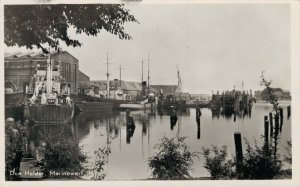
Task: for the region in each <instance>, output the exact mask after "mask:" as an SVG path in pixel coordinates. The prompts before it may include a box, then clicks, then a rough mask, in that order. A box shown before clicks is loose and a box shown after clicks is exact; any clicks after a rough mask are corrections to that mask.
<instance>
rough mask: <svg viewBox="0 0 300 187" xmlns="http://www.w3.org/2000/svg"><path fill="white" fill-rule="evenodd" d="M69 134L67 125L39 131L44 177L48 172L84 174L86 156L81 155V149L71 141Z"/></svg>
mask: <svg viewBox="0 0 300 187" xmlns="http://www.w3.org/2000/svg"><path fill="white" fill-rule="evenodd" d="M69 132H70V129H69V127H68V125H63V126H61V127H57V128H53V127H52V128H45V129H42V130H41V132H40V133H41V137H42V141H43V142H44V143H43V144H44V147H43V150H42V154H43V160H42V163H43V169H44V172H45V173H46V175H47V174H49V171H56V172H61V171H68V172H78V173H81V174H83V173H85V172H86V169H85V167H84V164H85V163H86V159H87V156H86V155H85V154H83V153H82V151H81V148H80V147H79V146H78V144H77V143H76V142H75V141H74V140H73V139H72V137H71V134H70V133H69Z"/></svg>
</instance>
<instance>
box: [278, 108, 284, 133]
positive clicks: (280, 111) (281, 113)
mask: <svg viewBox="0 0 300 187" xmlns="http://www.w3.org/2000/svg"><path fill="white" fill-rule="evenodd" d="M279 113H280V132H281V131H282V126H283V108H280V109H279Z"/></svg>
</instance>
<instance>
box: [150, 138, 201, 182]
mask: <svg viewBox="0 0 300 187" xmlns="http://www.w3.org/2000/svg"><path fill="white" fill-rule="evenodd" d="M184 140H185V137H181V138H170V139H169V138H167V137H163V138H162V139H161V142H160V143H158V144H156V145H155V146H154V149H156V150H157V152H156V154H155V155H154V156H152V157H150V158H149V159H148V164H149V167H150V169H151V170H152V176H153V177H154V178H157V179H184V178H189V177H190V174H189V171H190V170H191V169H192V164H193V158H194V157H198V152H191V151H190V150H189V147H188V146H187V145H186V143H185V142H184Z"/></svg>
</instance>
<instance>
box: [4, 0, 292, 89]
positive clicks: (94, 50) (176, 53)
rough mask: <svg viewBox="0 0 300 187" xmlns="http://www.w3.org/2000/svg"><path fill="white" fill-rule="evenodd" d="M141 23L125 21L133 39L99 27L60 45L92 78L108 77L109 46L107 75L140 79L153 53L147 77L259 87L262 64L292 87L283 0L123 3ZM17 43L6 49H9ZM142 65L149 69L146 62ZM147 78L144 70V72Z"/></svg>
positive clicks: (190, 85)
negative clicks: (263, 0)
mask: <svg viewBox="0 0 300 187" xmlns="http://www.w3.org/2000/svg"><path fill="white" fill-rule="evenodd" d="M126 8H128V9H130V12H131V14H133V15H134V16H135V17H136V19H138V21H139V22H140V24H137V23H127V24H126V25H125V29H126V31H127V33H129V34H130V35H131V36H132V37H133V40H120V39H119V38H118V37H117V36H115V35H112V34H109V33H106V32H102V33H101V34H99V35H98V36H97V37H91V36H89V37H88V36H85V35H75V34H74V32H72V31H70V34H71V36H72V37H74V38H76V39H79V40H80V41H81V42H82V43H83V45H82V47H81V48H73V47H63V49H64V50H67V51H69V52H70V53H71V54H72V55H73V56H75V57H76V58H77V59H78V60H79V63H80V65H79V68H80V69H81V70H82V71H83V72H84V73H86V74H87V75H88V76H90V78H91V79H92V80H104V79H106V77H105V73H106V66H105V65H104V64H103V63H105V62H106V60H105V58H106V52H108V54H109V58H110V60H109V61H110V62H112V63H114V64H112V65H110V67H109V69H110V73H111V74H112V75H111V78H119V70H118V67H119V65H120V64H122V66H123V67H124V70H123V71H122V79H124V80H130V81H140V80H141V63H140V62H141V61H142V59H143V58H144V59H146V58H147V53H148V51H149V53H150V58H151V61H150V84H177V73H176V66H177V65H178V67H179V70H180V73H181V78H182V84H183V89H184V90H185V91H189V92H190V93H210V92H211V90H214V91H216V90H231V89H233V86H234V85H235V86H236V88H237V89H241V86H242V82H244V89H253V90H257V89H262V87H261V86H260V85H259V81H260V73H261V71H262V70H264V71H265V76H266V77H267V79H271V80H273V84H272V85H273V86H274V87H281V88H283V89H287V90H290V87H291V62H290V60H291V57H290V56H291V48H290V42H291V41H290V31H291V30H290V24H291V21H290V7H289V5H284V4H273V5H272V4H243V5H242V4H223V5H222V4H186V5H140V4H137V5H133V4H132V5H126ZM15 50H17V49H16V48H10V49H7V50H6V51H8V52H11V51H15ZM144 70H145V72H146V71H147V68H146V64H145V69H144ZM145 79H146V76H145Z"/></svg>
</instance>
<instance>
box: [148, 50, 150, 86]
mask: <svg viewBox="0 0 300 187" xmlns="http://www.w3.org/2000/svg"><path fill="white" fill-rule="evenodd" d="M149 63H150V58H149V51H148V89H149V85H150V74H149Z"/></svg>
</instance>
